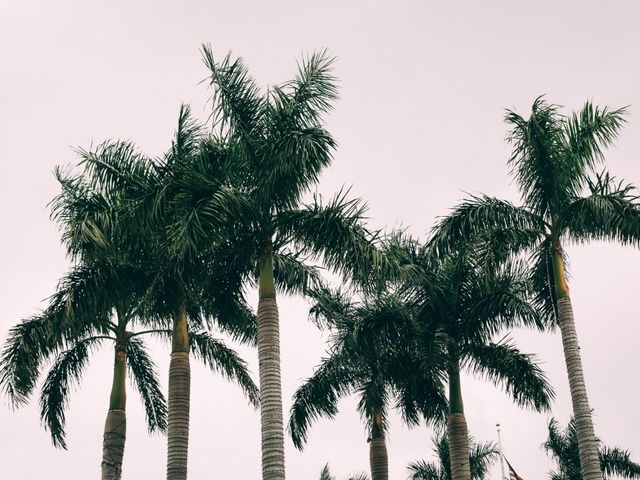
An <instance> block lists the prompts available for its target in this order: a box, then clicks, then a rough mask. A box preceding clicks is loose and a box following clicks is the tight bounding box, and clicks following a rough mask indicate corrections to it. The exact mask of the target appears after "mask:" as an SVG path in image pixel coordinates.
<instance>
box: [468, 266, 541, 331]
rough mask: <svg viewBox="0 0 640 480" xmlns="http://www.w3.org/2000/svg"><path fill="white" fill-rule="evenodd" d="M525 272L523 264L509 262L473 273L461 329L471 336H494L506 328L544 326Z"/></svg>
mask: <svg viewBox="0 0 640 480" xmlns="http://www.w3.org/2000/svg"><path fill="white" fill-rule="evenodd" d="M525 273H526V272H525V268H524V265H523V264H521V263H520V262H509V263H507V264H505V265H504V266H503V268H500V269H498V270H494V271H490V272H484V273H483V274H481V275H472V276H471V278H470V279H469V280H468V284H467V285H468V286H469V287H470V288H469V292H468V293H467V295H468V298H467V299H465V302H466V305H464V307H463V311H464V318H462V319H461V320H460V322H459V329H460V330H462V331H466V333H467V335H468V336H469V337H472V336H475V335H478V334H481V335H483V336H484V338H491V337H492V336H493V335H495V334H496V333H498V332H499V331H501V330H504V329H505V328H514V327H518V326H525V327H535V328H539V329H542V328H544V326H545V322H544V318H543V317H541V316H540V314H539V312H538V310H537V309H536V308H535V305H533V303H532V302H531V294H530V287H529V283H528V279H527V278H526V275H525Z"/></svg>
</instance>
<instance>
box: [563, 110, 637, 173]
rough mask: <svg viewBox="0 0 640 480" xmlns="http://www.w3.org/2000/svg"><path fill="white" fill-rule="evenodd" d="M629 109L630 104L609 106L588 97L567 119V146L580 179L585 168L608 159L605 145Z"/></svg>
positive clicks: (565, 132)
mask: <svg viewBox="0 0 640 480" xmlns="http://www.w3.org/2000/svg"><path fill="white" fill-rule="evenodd" d="M627 113H628V112H627V107H623V108H619V109H616V110H609V109H608V108H607V107H604V108H600V107H598V106H597V105H596V106H594V105H593V104H592V103H591V102H589V101H587V102H586V103H585V105H584V107H583V108H582V110H581V111H580V112H574V113H573V114H572V115H571V116H570V117H568V118H567V119H566V120H565V124H564V134H565V138H566V147H565V148H566V150H567V153H568V156H570V158H571V164H572V165H575V176H576V177H575V178H576V179H581V178H584V172H587V171H590V170H593V169H594V168H595V167H596V165H597V164H598V163H601V162H603V161H604V152H603V149H604V148H606V147H609V146H611V145H612V144H613V142H614V140H615V139H616V138H617V137H618V134H619V132H620V129H621V128H622V126H623V125H624V124H625V123H626V119H625V118H624V117H625V115H626V114H627ZM577 186H578V185H577Z"/></svg>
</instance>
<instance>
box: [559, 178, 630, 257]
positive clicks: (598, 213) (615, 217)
mask: <svg viewBox="0 0 640 480" xmlns="http://www.w3.org/2000/svg"><path fill="white" fill-rule="evenodd" d="M589 190H590V191H591V194H590V195H589V196H587V197H585V198H578V199H576V200H575V201H574V202H573V203H571V204H570V205H569V206H568V207H567V208H566V209H565V211H564V212H563V216H562V219H561V220H560V222H561V223H560V226H561V228H562V229H563V230H565V231H566V232H567V234H568V235H569V237H570V238H571V239H572V240H574V241H576V242H585V241H590V240H612V241H616V242H618V243H621V244H623V245H633V246H638V245H639V244H640V202H638V196H637V195H635V192H634V190H635V187H634V186H633V185H631V184H626V183H624V182H623V181H622V180H616V179H615V177H612V176H610V175H609V173H607V172H603V173H601V174H599V175H597V176H596V179H595V181H589Z"/></svg>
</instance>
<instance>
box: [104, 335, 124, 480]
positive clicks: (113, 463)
mask: <svg viewBox="0 0 640 480" xmlns="http://www.w3.org/2000/svg"><path fill="white" fill-rule="evenodd" d="M126 375H127V354H126V346H125V345H123V344H122V343H120V342H117V343H116V348H115V361H114V365H113V383H112V385H111V395H110V397H109V412H108V413H107V420H106V422H105V424H104V436H103V440H102V480H119V479H120V477H121V475H122V457H123V456H124V443H125V439H126V434H127V416H126V413H125V408H126V403H127V392H126Z"/></svg>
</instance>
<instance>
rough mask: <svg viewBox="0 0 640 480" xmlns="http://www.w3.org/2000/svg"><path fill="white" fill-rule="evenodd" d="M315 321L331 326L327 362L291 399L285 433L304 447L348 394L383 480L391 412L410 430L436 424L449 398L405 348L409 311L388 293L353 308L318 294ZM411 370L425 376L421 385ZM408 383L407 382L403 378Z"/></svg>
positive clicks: (334, 295) (376, 478)
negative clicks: (313, 427) (319, 421)
mask: <svg viewBox="0 0 640 480" xmlns="http://www.w3.org/2000/svg"><path fill="white" fill-rule="evenodd" d="M315 298H316V303H315V305H314V306H313V308H312V312H313V314H314V315H315V316H316V321H320V322H321V323H322V324H324V325H328V326H330V328H331V330H332V339H331V342H330V347H329V353H330V355H329V356H328V357H326V358H324V359H323V361H322V363H321V364H320V366H319V367H318V368H317V369H316V370H315V372H314V373H313V375H312V376H311V377H310V378H309V379H307V380H306V381H305V382H304V384H303V385H302V386H301V387H299V388H298V390H297V391H296V393H295V395H294V402H293V405H292V407H291V414H290V419H289V431H290V433H291V437H292V439H293V442H294V444H295V445H296V447H298V448H300V449H301V448H302V447H303V445H304V443H305V442H306V439H307V430H308V428H309V426H310V424H311V422H312V421H313V420H315V419H316V418H318V417H319V416H325V417H329V418H332V417H334V416H335V414H336V413H337V411H338V410H337V404H338V401H339V400H340V399H341V398H343V397H345V396H347V395H349V394H352V393H357V395H358V397H359V401H358V407H357V408H358V411H359V413H360V415H361V416H362V418H363V419H365V420H366V423H367V429H368V433H369V438H368V440H367V441H368V442H369V462H370V471H371V479H372V480H387V479H388V478H389V465H388V455H387V447H386V441H385V433H386V431H387V428H388V425H387V416H388V413H389V409H390V407H391V406H392V401H393V400H394V399H395V405H396V407H397V408H398V410H400V412H401V413H402V415H403V418H404V419H405V420H406V422H407V423H408V424H410V425H415V424H418V423H419V422H420V419H421V418H422V417H423V418H425V419H426V420H427V422H430V423H434V422H436V423H441V422H442V421H443V419H444V417H445V412H446V398H445V396H444V391H443V388H442V383H441V379H440V377H439V375H438V372H437V371H434V372H430V371H428V370H426V369H424V368H421V366H420V364H419V363H418V361H419V360H418V357H417V356H416V355H415V352H414V351H413V349H412V347H413V345H411V343H410V342H407V341H406V339H407V337H408V336H409V335H411V322H412V318H411V311H410V309H408V308H407V306H406V305H405V304H404V303H403V301H402V299H401V298H400V297H398V296H395V295H393V294H392V293H387V294H381V295H379V296H373V297H372V298H370V299H369V298H367V299H366V300H365V301H363V302H362V303H356V302H353V301H352V300H350V299H349V298H347V296H346V295H345V294H343V293H340V292H330V291H328V290H324V291H318V292H316V293H315ZM416 371H420V372H422V375H420V377H419V378H418V377H417V376H415V375H414V373H415V372H416ZM409 378H411V379H412V381H411V382H409V381H408V379H409Z"/></svg>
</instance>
